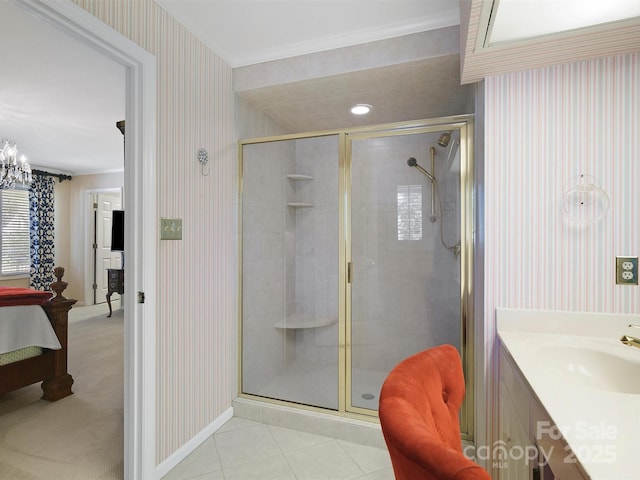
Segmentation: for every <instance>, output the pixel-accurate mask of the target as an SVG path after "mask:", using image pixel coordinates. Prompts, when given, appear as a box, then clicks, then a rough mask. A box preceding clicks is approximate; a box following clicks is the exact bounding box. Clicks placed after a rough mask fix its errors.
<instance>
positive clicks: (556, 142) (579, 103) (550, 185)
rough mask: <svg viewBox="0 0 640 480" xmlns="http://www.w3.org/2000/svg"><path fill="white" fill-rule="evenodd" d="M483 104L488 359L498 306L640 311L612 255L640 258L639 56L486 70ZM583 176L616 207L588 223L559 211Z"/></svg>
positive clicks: (638, 296)
mask: <svg viewBox="0 0 640 480" xmlns="http://www.w3.org/2000/svg"><path fill="white" fill-rule="evenodd" d="M485 102H486V111H485V123H486V127H485V202H486V205H485V207H486V211H485V219H486V224H485V232H486V236H485V285H484V288H485V312H484V313H485V319H486V324H485V339H486V340H485V341H486V345H485V347H486V348H485V351H486V356H487V358H491V352H492V351H493V349H494V341H493V340H494V337H495V320H494V318H495V315H494V312H495V308H496V307H508V308H525V309H545V310H547V309H550V310H568V311H588V312H613V313H639V312H640V287H630V286H616V285H615V257H616V255H634V256H638V255H640V188H638V186H639V185H640V54H628V55H620V56H614V57H608V58H602V59H597V60H590V61H582V62H578V63H572V64H566V65H558V66H553V67H548V68H541V69H536V70H528V71H523V72H518V73H512V74H505V75H500V76H495V77H488V78H486V79H485ZM579 174H587V175H593V176H595V177H597V178H598V179H599V181H600V183H601V186H602V188H603V189H604V190H605V191H606V193H607V194H608V195H609V198H610V202H611V203H610V210H609V212H608V214H607V215H606V217H605V218H604V219H603V220H602V221H600V222H598V223H595V224H592V225H588V226H580V225H576V224H572V223H570V222H567V221H566V220H565V218H564V217H563V215H562V214H561V200H562V194H563V190H564V186H565V184H566V183H567V182H569V181H570V179H571V178H572V177H574V176H575V175H579ZM490 371H491V366H489V372H490ZM494 373H495V370H494ZM494 378H495V376H494ZM494 392H495V390H494ZM491 393H492V392H491V388H489V389H488V396H489V397H488V402H487V404H488V405H489V406H490V405H492V403H491V398H490V396H491ZM490 408H491V407H488V410H487V414H488V415H489V414H490ZM489 418H490V417H489Z"/></svg>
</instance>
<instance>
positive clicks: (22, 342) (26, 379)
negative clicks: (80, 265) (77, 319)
mask: <svg viewBox="0 0 640 480" xmlns="http://www.w3.org/2000/svg"><path fill="white" fill-rule="evenodd" d="M54 275H55V277H56V281H55V282H53V283H52V284H51V290H52V292H55V296H54V295H53V293H52V292H43V291H39V290H32V289H28V288H13V287H1V288H0V395H4V394H5V393H8V392H12V391H14V390H17V389H19V388H22V387H26V386H27V385H31V384H34V383H36V382H42V385H41V386H42V391H43V395H42V398H43V399H44V400H48V401H50V402H55V401H56V400H60V399H61V398H64V397H67V396H69V395H71V394H72V393H73V392H72V391H71V386H72V385H73V377H72V376H71V375H70V374H69V373H68V372H67V328H68V320H69V310H71V307H72V306H73V304H74V303H76V301H75V300H72V299H68V298H65V297H64V296H63V295H62V292H63V291H64V290H65V288H67V283H66V282H64V281H62V277H63V275H64V268H62V267H57V268H55V269H54ZM43 313H44V315H43Z"/></svg>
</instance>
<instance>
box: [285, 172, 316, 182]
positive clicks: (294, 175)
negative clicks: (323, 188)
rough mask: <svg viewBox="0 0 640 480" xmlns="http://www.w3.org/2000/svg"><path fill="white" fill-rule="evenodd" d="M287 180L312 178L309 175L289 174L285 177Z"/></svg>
mask: <svg viewBox="0 0 640 480" xmlns="http://www.w3.org/2000/svg"><path fill="white" fill-rule="evenodd" d="M287 178H288V179H289V180H313V177H312V176H311V175H302V174H298V173H290V174H289V175H287Z"/></svg>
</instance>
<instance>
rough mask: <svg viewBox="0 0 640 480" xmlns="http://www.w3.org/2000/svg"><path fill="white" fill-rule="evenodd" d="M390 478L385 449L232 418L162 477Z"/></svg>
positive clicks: (175, 479)
mask: <svg viewBox="0 0 640 480" xmlns="http://www.w3.org/2000/svg"><path fill="white" fill-rule="evenodd" d="M196 478H198V479H216V480H231V479H242V480H250V479H254V478H255V479H260V480H342V479H345V480H346V479H353V480H393V479H394V476H393V469H392V467H391V460H390V459H389V454H388V453H387V450H386V449H382V448H375V447H367V446H363V445H357V444H354V443H349V442H345V441H343V440H336V439H334V438H329V437H323V436H321V435H312V434H307V433H302V432H298V431H294V430H288V429H286V428H282V427H276V426H273V425H264V424H261V423H258V422H253V421H251V420H246V419H240V418H236V417H234V418H232V419H231V420H229V421H228V422H227V423H226V424H225V425H224V426H223V427H222V428H220V429H219V430H218V431H217V432H216V433H215V434H214V435H213V436H212V437H211V438H210V439H208V440H206V441H205V442H204V443H203V444H202V445H201V446H200V447H199V448H198V449H197V450H195V451H194V452H193V453H192V454H191V455H189V456H188V457H187V458H185V459H184V460H183V461H182V462H181V463H180V464H179V465H178V466H176V467H175V468H174V469H173V470H172V471H170V472H169V473H168V474H167V475H166V476H165V477H164V480H188V479H196Z"/></svg>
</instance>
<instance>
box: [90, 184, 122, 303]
mask: <svg viewBox="0 0 640 480" xmlns="http://www.w3.org/2000/svg"><path fill="white" fill-rule="evenodd" d="M94 198H95V201H94V206H95V210H94V212H95V229H96V230H95V231H96V237H95V276H94V278H95V279H96V300H95V303H105V302H106V301H107V297H106V295H107V286H108V281H107V269H108V268H122V254H121V252H112V251H111V225H112V222H111V212H113V210H120V209H121V208H122V200H121V195H120V192H103V193H97V194H96V195H95V197H94ZM114 295H115V296H114ZM118 298H120V296H119V295H118V294H117V293H115V294H113V295H112V299H118Z"/></svg>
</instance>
